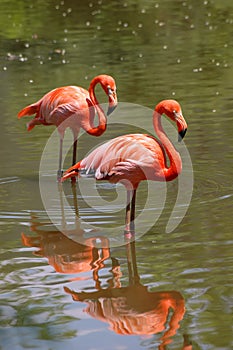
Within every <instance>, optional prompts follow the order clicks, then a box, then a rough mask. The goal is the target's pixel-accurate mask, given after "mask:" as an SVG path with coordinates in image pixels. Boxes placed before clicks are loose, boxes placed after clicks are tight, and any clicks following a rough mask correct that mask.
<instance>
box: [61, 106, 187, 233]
mask: <svg viewBox="0 0 233 350" xmlns="http://www.w3.org/2000/svg"><path fill="white" fill-rule="evenodd" d="M163 114H165V115H166V116H167V117H168V118H170V119H171V120H172V121H173V122H175V123H176V125H177V129H178V133H179V138H178V140H182V139H183V137H184V136H185V133H186V130H187V123H186V121H185V119H184V117H183V114H182V110H181V107H180V104H179V103H178V102H177V101H175V100H163V101H161V102H159V103H158V104H157V105H156V107H155V109H154V112H153V126H154V130H155V133H156V134H157V136H158V138H159V140H157V139H156V138H155V137H153V136H151V135H147V134H129V135H123V136H118V137H116V138H114V139H112V140H110V141H108V142H106V143H104V144H102V145H100V146H99V147H97V148H96V149H95V150H93V151H92V152H91V153H90V154H89V155H88V156H87V157H85V158H84V159H82V160H81V161H79V162H78V163H77V164H75V165H74V166H72V167H71V168H69V169H68V170H67V171H66V172H65V173H64V176H63V177H62V179H61V180H62V181H65V180H66V179H67V178H69V177H74V176H79V175H80V172H81V171H82V170H85V172H86V173H88V172H90V171H94V174H95V178H96V180H108V181H109V182H111V183H118V182H121V183H122V184H123V185H124V186H125V187H126V190H127V202H126V214H125V234H126V235H127V234H129V235H131V234H134V218H135V201H136V190H137V188H138V185H139V183H140V182H141V181H143V180H154V181H172V180H173V179H175V178H176V177H177V176H178V175H179V174H180V172H181V170H182V161H181V157H180V154H179V152H178V151H177V150H176V149H175V147H174V146H173V144H172V142H171V141H170V140H169V139H168V137H167V135H166V133H165V131H164V129H163V127H162V122H161V116H162V115H163ZM167 158H168V160H169V163H168V162H167Z"/></svg>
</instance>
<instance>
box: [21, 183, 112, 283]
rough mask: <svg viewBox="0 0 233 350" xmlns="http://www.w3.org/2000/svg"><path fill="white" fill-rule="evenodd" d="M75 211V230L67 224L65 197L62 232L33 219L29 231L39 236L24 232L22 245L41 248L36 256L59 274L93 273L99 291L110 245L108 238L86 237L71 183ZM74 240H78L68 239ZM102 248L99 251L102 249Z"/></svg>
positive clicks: (73, 186) (61, 203)
mask: <svg viewBox="0 0 233 350" xmlns="http://www.w3.org/2000/svg"><path fill="white" fill-rule="evenodd" d="M71 186H72V191H73V198H74V209H75V214H76V215H75V228H74V229H72V230H71V229H69V228H68V227H67V225H66V218H65V213H64V206H63V201H62V196H61V197H60V208H61V219H62V232H61V231H59V230H58V229H54V228H51V226H50V227H48V228H47V223H46V222H44V223H41V222H38V218H37V217H36V216H33V215H32V216H31V222H30V229H31V231H32V232H33V233H35V234H36V235H34V236H31V235H26V234H25V233H22V243H23V244H24V245H25V246H27V247H36V248H39V249H38V250H36V251H35V252H34V254H35V255H37V256H41V257H45V258H47V259H48V263H49V264H50V265H51V266H52V267H53V268H54V269H55V271H56V272H59V273H65V274H73V273H81V272H88V271H92V273H93V279H94V281H95V282H96V288H97V287H98V285H99V278H98V271H99V270H100V269H102V268H103V267H104V261H105V260H106V259H108V258H109V257H110V249H109V242H108V239H107V238H106V237H102V236H100V235H97V234H96V235H94V236H93V237H91V238H86V236H85V231H84V230H83V229H82V228H81V226H80V221H79V219H78V204H77V196H76V184H75V183H72V184H71ZM60 187H61V184H60V183H59V184H58V188H59V194H62V190H61V188H60ZM69 237H75V239H76V240H77V241H75V240H73V239H71V238H69ZM99 247H100V248H99Z"/></svg>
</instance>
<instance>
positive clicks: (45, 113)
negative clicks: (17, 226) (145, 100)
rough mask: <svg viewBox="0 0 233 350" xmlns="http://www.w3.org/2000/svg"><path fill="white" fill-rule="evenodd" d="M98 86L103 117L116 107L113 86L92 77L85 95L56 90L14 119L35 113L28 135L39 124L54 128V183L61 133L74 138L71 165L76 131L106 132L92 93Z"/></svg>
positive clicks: (108, 79) (81, 91) (76, 89)
mask: <svg viewBox="0 0 233 350" xmlns="http://www.w3.org/2000/svg"><path fill="white" fill-rule="evenodd" d="M98 83H99V84H100V85H101V87H102V88H103V90H104V92H105V93H106V95H107V96H108V100H109V107H108V111H107V115H109V114H110V113H111V112H113V110H114V109H115V108H116V106H117V95H116V84H115V81H114V79H113V78H112V77H111V76H109V75H98V76H96V77H95V78H94V79H93V80H92V81H91V83H90V86H89V89H88V91H87V90H85V89H84V88H82V87H79V86H64V87H59V88H56V89H54V90H52V91H50V92H48V93H47V94H46V95H44V96H43V97H42V98H41V99H40V100H39V101H37V102H35V103H33V104H31V105H29V106H27V107H25V108H23V109H22V110H21V111H20V112H19V113H18V118H21V117H23V116H26V115H32V114H35V113H36V116H35V118H34V119H32V120H31V121H30V122H29V123H28V124H27V130H28V131H30V130H32V129H33V128H34V126H35V125H39V124H43V125H55V126H56V127H57V129H58V132H59V135H60V152H59V168H58V179H60V177H61V176H62V170H61V167H62V145H63V139H64V133H65V129H66V128H67V127H70V128H71V130H72V132H73V136H74V144H73V161H72V165H74V164H75V163H76V152H77V138H78V134H79V130H80V128H81V127H82V128H83V129H84V130H85V131H86V132H87V133H88V134H90V135H93V136H100V135H101V134H102V133H103V132H104V131H105V130H106V126H107V119H106V116H105V113H104V111H103V109H102V108H101V107H100V105H99V103H98V100H97V98H96V95H95V91H94V89H95V86H96V84H98ZM96 112H97V115H98V119H99V125H98V126H96V127H95V126H94V117H95V113H96Z"/></svg>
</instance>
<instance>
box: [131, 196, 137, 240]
mask: <svg viewBox="0 0 233 350" xmlns="http://www.w3.org/2000/svg"><path fill="white" fill-rule="evenodd" d="M135 203H136V190H135V189H133V191H132V199H131V213H130V231H131V233H133V234H134V232H135V224H134V219H135Z"/></svg>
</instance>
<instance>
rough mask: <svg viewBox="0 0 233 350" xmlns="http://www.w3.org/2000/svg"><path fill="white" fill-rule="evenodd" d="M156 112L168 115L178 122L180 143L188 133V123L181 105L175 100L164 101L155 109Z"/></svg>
mask: <svg viewBox="0 0 233 350" xmlns="http://www.w3.org/2000/svg"><path fill="white" fill-rule="evenodd" d="M155 111H156V112H157V113H159V114H160V115H162V114H166V115H167V116H168V118H170V119H171V120H172V121H174V122H176V125H177V129H178V133H179V137H178V141H181V140H182V139H183V138H184V136H185V134H186V131H187V123H186V121H185V119H184V117H183V114H182V110H181V107H180V104H179V103H178V102H177V101H175V100H163V101H161V102H159V104H158V105H157V106H156V107H155Z"/></svg>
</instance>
